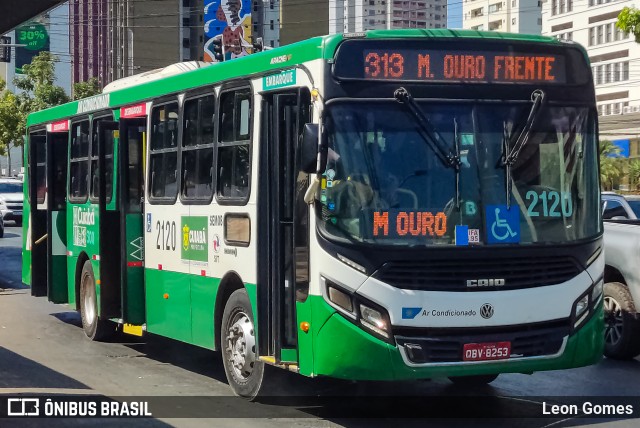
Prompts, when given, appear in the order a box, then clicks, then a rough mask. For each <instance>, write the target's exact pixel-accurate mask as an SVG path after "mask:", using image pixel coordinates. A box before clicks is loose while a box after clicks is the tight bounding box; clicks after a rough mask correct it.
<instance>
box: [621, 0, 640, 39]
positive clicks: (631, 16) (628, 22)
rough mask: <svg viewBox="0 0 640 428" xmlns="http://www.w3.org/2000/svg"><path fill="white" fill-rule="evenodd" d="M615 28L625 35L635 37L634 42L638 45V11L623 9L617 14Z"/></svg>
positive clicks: (639, 19)
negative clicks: (628, 34) (629, 34)
mask: <svg viewBox="0 0 640 428" xmlns="http://www.w3.org/2000/svg"><path fill="white" fill-rule="evenodd" d="M616 27H618V28H619V29H621V30H622V31H624V32H626V33H631V34H633V35H634V36H635V39H636V42H637V43H640V10H638V9H636V8H635V7H624V8H622V10H621V11H620V13H619V14H618V21H617V22H616Z"/></svg>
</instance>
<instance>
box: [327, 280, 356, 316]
mask: <svg viewBox="0 0 640 428" xmlns="http://www.w3.org/2000/svg"><path fill="white" fill-rule="evenodd" d="M329 284H331V283H329ZM329 284H327V295H328V297H329V300H330V301H332V302H333V303H335V304H336V305H338V306H340V307H341V308H342V309H344V310H345V311H347V312H349V313H353V303H352V302H351V296H349V295H348V294H347V293H345V292H343V291H341V290H338V289H337V288H336V287H332V286H331V285H329Z"/></svg>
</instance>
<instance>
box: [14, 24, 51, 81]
mask: <svg viewBox="0 0 640 428" xmlns="http://www.w3.org/2000/svg"><path fill="white" fill-rule="evenodd" d="M16 43H17V44H19V45H25V46H23V47H17V48H16V74H23V72H22V67H23V66H24V65H25V64H31V61H32V60H33V57H34V56H36V55H38V54H39V53H40V52H42V51H48V50H49V33H48V32H47V29H46V28H45V27H44V25H42V24H40V23H38V22H34V23H31V24H27V25H23V26H22V27H18V28H16Z"/></svg>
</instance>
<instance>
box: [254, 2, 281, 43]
mask: <svg viewBox="0 0 640 428" xmlns="http://www.w3.org/2000/svg"><path fill="white" fill-rule="evenodd" d="M251 24H252V26H253V29H252V31H251V34H252V35H253V36H254V37H256V38H257V37H262V41H263V43H264V46H270V47H272V48H273V47H278V46H280V0H254V2H253V11H252V13H251Z"/></svg>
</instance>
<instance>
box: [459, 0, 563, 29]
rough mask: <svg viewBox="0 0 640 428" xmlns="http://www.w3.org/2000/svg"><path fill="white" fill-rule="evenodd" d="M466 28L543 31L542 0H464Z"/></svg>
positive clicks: (463, 11)
mask: <svg viewBox="0 0 640 428" xmlns="http://www.w3.org/2000/svg"><path fill="white" fill-rule="evenodd" d="M563 1H565V0H563ZM462 28H465V29H468V30H479V31H502V32H509V33H524V34H540V33H541V31H542V1H541V0H497V1H496V0H464V3H463V4H462Z"/></svg>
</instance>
